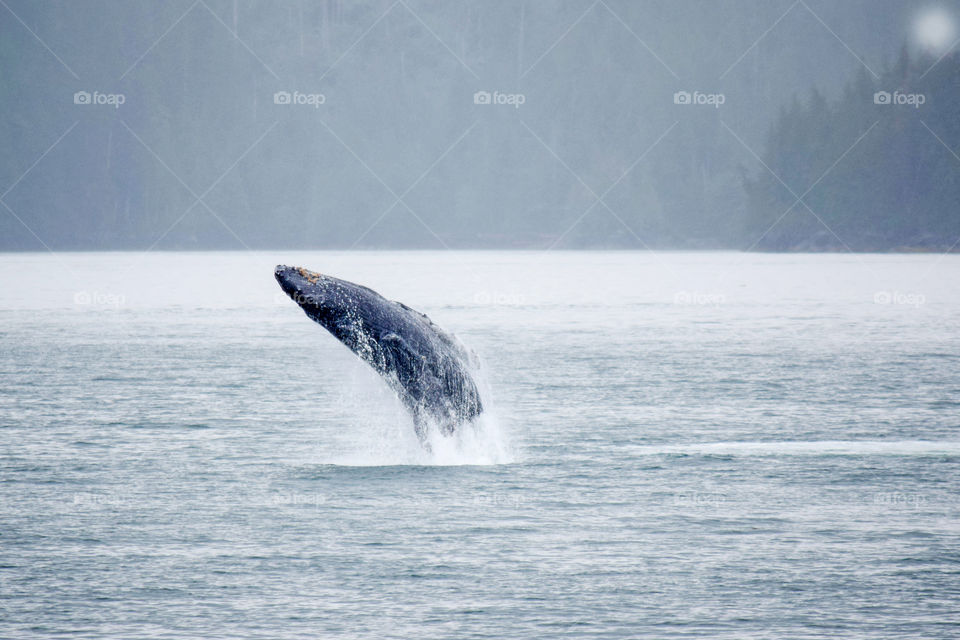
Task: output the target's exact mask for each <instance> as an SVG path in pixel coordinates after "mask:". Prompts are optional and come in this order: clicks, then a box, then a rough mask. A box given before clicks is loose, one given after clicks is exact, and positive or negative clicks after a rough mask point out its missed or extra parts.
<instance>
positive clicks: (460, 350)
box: [274, 265, 483, 443]
mask: <svg viewBox="0 0 960 640" xmlns="http://www.w3.org/2000/svg"><path fill="white" fill-rule="evenodd" d="M274 275H275V276H276V278H277V282H279V283H280V287H281V288H282V289H283V290H284V292H286V294H287V295H288V296H290V297H291V298H292V299H293V301H294V302H296V303H297V304H298V305H300V308H301V309H303V310H304V312H306V314H307V317H309V318H310V319H311V320H314V321H316V322H317V323H319V324H320V325H322V326H323V327H324V328H325V329H326V330H327V331H329V332H330V333H332V334H333V335H334V337H335V338H336V339H337V340H339V341H340V342H342V343H343V344H345V345H346V346H347V347H349V348H350V350H351V351H353V352H354V353H355V354H357V355H358V356H359V357H360V359H361V360H363V361H364V362H366V363H367V364H369V365H370V366H371V367H373V368H374V369H375V370H376V371H377V373H379V374H380V375H381V376H383V378H384V379H385V380H386V381H387V384H389V385H390V387H391V388H392V389H393V390H394V391H395V392H396V394H397V395H398V396H399V398H400V400H401V402H403V404H404V406H406V408H407V409H408V410H409V411H410V413H411V415H412V416H413V424H414V429H415V430H416V433H417V437H418V438H419V439H420V441H421V443H425V442H426V432H427V426H428V424H429V422H430V421H433V422H434V423H435V424H436V425H437V426H438V427H439V429H440V432H441V433H443V434H444V435H451V434H452V433H453V432H454V431H455V430H456V428H457V427H458V426H459V425H461V424H463V423H465V422H468V421H470V420H471V419H473V418H475V417H476V416H478V415H480V413H481V412H482V411H483V405H482V404H481V402H480V393H479V391H478V389H477V385H476V383H475V382H474V380H473V378H472V377H471V376H470V373H469V371H468V367H469V366H470V365H471V364H473V363H474V362H475V361H474V358H475V357H474V356H473V354H472V353H471V352H469V351H468V350H467V349H466V348H465V347H464V346H463V345H461V344H460V342H459V341H457V339H456V338H454V337H453V336H451V335H449V334H447V333H445V332H444V331H443V330H442V329H440V327H438V326H437V325H435V324H434V323H433V322H432V321H431V320H430V318H428V317H427V316H426V315H424V314H422V313H419V312H418V311H414V310H413V309H411V308H410V307H408V306H406V305H404V304H402V303H400V302H394V301H391V300H387V299H386V298H384V297H383V296H381V295H380V294H379V293H377V292H376V291H373V290H372V289H368V288H367V287H364V286H361V285H358V284H354V283H352V282H347V281H346V280H340V279H339V278H334V277H331V276H328V275H323V274H320V273H314V272H313V271H308V270H306V269H303V268H301V267H288V266H285V265H280V266H278V267H277V268H276V269H275V270H274Z"/></svg>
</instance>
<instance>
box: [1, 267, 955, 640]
mask: <svg viewBox="0 0 960 640" xmlns="http://www.w3.org/2000/svg"><path fill="white" fill-rule="evenodd" d="M277 263H286V264H297V265H302V266H306V267H308V268H312V269H316V270H320V271H324V272H326V273H330V274H332V275H336V276H339V277H343V278H346V279H350V280H354V281H358V282H361V283H363V284H366V285H369V286H371V287H373V288H374V289H377V290H378V291H380V292H381V293H383V294H384V295H386V296H388V297H390V298H393V299H398V300H401V301H403V302H405V303H407V304H409V305H410V306H413V307H414V308H417V309H419V310H421V311H424V312H425V313H427V314H429V315H430V316H431V317H432V318H433V319H434V320H435V321H436V322H437V323H438V324H440V325H441V326H442V327H444V328H446V329H448V330H450V331H452V332H454V333H456V334H457V335H458V336H459V337H460V339H461V340H462V341H463V342H464V343H465V344H467V345H469V346H470V347H471V348H472V349H473V350H475V351H476V352H477V354H478V355H479V356H480V359H481V360H482V362H483V371H482V374H481V377H482V380H483V386H484V387H485V391H484V393H485V398H486V404H487V405H488V407H489V408H490V411H488V414H487V415H486V416H485V417H484V419H483V420H482V421H480V422H479V423H478V424H476V425H473V426H470V427H467V428H466V429H464V430H463V432H462V433H460V434H459V435H458V436H457V437H456V438H453V439H444V438H443V437H441V436H436V437H435V438H434V444H435V446H434V449H433V453H427V452H425V451H424V450H423V449H422V448H420V447H419V446H418V444H417V441H416V437H415V436H414V435H413V430H412V426H411V424H410V421H409V418H407V416H406V415H405V414H404V412H403V409H402V407H401V406H400V404H399V403H398V402H397V400H396V399H395V398H393V396H392V395H391V393H390V392H389V390H388V389H387V387H386V385H384V384H383V383H382V381H381V380H380V379H379V378H378V377H377V376H376V374H375V373H373V372H372V370H370V369H369V368H368V367H367V366H366V365H365V364H363V363H361V362H360V361H358V360H357V359H356V358H355V357H354V356H353V355H352V354H351V353H350V352H349V351H347V349H346V348H344V347H343V346H342V345H340V344H339V343H338V342H336V341H335V340H334V339H333V338H332V337H331V336H329V335H328V334H327V333H326V332H325V331H324V330H323V329H322V328H321V327H319V326H318V325H315V324H314V323H312V322H310V321H309V320H308V319H307V318H306V317H305V316H304V315H303V313H302V312H301V311H300V310H299V309H298V308H297V307H296V306H295V305H294V304H293V303H292V302H290V301H289V300H288V299H286V297H285V296H283V294H282V292H280V290H279V288H278V287H277V286H276V284H275V282H274V281H273V266H274V264H277ZM958 282H960V258H958V257H956V256H947V257H939V256H934V255H911V256H902V255H883V256H878V255H861V256H849V255H816V256H808V255H758V254H736V253H628V252H625V253H563V252H556V253H494V252H456V253H455V252H423V253H419V252H407V253H386V252H384V253H379V252H376V253H370V252H367V253H329V252H323V253H296V252H271V253H259V254H258V253H182V254H173V253H165V254H136V253H109V254H58V255H49V254H7V255H0V283H2V285H0V380H2V385H0V429H2V431H0V433H2V440H0V443H2V444H0V447H2V448H0V498H2V512H0V551H2V555H0V636H2V637H11V638H13V637H16V638H29V637H47V636H55V635H67V634H72V635H75V636H78V637H125V638H143V637H165V638H196V637H225V638H226V637H244V638H300V637H303V638H308V637H310V638H313V637H337V636H342V637H376V638H392V637H396V638H403V637H418V638H434V637H462V638H466V637H476V638H534V637H651V638H654V637H655V638H673V637H721V638H743V637H770V638H783V637H809V638H813V637H822V638H834V637H857V638H887V637H927V638H948V637H957V635H960V520H958V516H960V494H958V490H960V475H958V471H960V433H958V428H960V368H958V365H960V338H958V332H957V329H956V327H957V326H958V321H960V290H958V288H957V283H958Z"/></svg>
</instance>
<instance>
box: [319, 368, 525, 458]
mask: <svg viewBox="0 0 960 640" xmlns="http://www.w3.org/2000/svg"><path fill="white" fill-rule="evenodd" d="M364 368H365V367H364ZM355 371H356V372H357V375H356V377H354V379H353V380H352V381H350V384H349V387H350V388H349V389H345V393H348V394H350V397H351V398H353V400H351V401H349V402H348V403H347V405H349V406H342V407H341V409H343V410H344V413H347V414H348V415H347V416H346V417H347V418H348V422H349V426H347V427H346V429H347V430H348V431H349V433H344V432H341V433H336V434H331V435H333V436H334V439H335V440H336V441H337V442H336V443H335V446H334V448H335V449H336V452H335V454H334V455H333V456H331V457H329V459H327V460H323V461H322V462H324V463H327V464H335V465H341V466H392V465H430V466H453V465H497V464H509V463H511V462H515V461H516V454H515V452H514V449H513V447H512V445H511V443H510V441H509V438H508V437H507V433H506V431H505V429H503V428H502V426H501V423H500V420H499V418H498V414H497V409H496V406H495V404H494V402H493V400H492V394H491V393H490V389H489V385H488V384H487V381H486V378H485V377H484V376H483V374H482V371H481V370H480V369H479V368H477V369H476V370H474V371H471V374H472V375H473V377H474V380H475V381H476V382H477V386H478V387H479V391H480V396H481V398H482V400H483V405H484V411H483V413H482V414H480V415H479V416H478V417H477V418H475V419H474V420H472V421H471V422H469V423H467V424H464V425H461V426H460V427H459V428H458V429H457V430H456V431H455V432H454V433H453V434H452V435H449V436H448V435H444V434H442V433H441V432H440V429H439V428H437V426H436V425H429V427H428V430H427V437H426V444H427V445H428V446H427V447H424V446H423V444H421V443H420V441H419V440H418V439H417V436H416V432H415V430H414V428H413V419H412V417H411V416H410V413H409V412H408V411H407V410H406V409H405V408H404V407H403V405H402V404H401V403H400V401H399V400H398V399H397V398H396V396H395V395H394V394H393V392H392V391H390V389H389V388H388V387H387V385H384V384H383V380H382V379H381V378H380V377H379V376H378V375H376V373H375V372H373V371H372V370H370V371H360V370H359V369H355ZM341 424H342V423H341ZM323 457H327V456H323Z"/></svg>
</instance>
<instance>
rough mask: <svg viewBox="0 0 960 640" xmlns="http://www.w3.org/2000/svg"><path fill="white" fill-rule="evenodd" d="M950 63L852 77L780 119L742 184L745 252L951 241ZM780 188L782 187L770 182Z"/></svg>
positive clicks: (958, 69) (955, 109)
mask: <svg viewBox="0 0 960 640" xmlns="http://www.w3.org/2000/svg"><path fill="white" fill-rule="evenodd" d="M958 148H960V55H958V54H953V55H951V56H948V57H946V58H944V59H942V60H940V61H939V62H937V61H936V59H933V58H929V57H926V56H922V57H919V58H918V59H911V56H910V55H909V53H908V51H907V49H906V48H904V49H903V50H902V52H901V54H900V57H899V59H898V61H897V62H896V64H895V65H893V66H892V68H889V69H887V70H885V71H884V72H883V73H882V74H880V76H879V77H876V78H875V77H874V76H872V75H871V73H870V72H869V71H868V70H867V69H865V68H861V69H860V71H859V73H858V74H857V75H856V77H855V78H854V79H853V80H852V81H851V82H850V83H849V84H848V85H847V86H846V88H845V90H844V91H843V94H842V96H841V97H840V98H839V99H838V100H836V101H832V102H831V101H828V100H827V99H825V98H824V96H823V95H822V94H820V93H819V92H817V91H813V92H812V93H811V95H810V96H809V98H808V99H807V100H806V101H805V102H801V101H799V100H794V101H793V103H792V104H790V105H789V106H785V107H784V108H782V109H781V111H780V114H779V117H778V118H777V120H776V122H775V124H774V125H773V126H772V128H771V131H770V133H769V136H768V140H767V143H766V148H765V153H764V157H763V161H764V163H765V164H766V165H767V167H768V168H769V170H768V169H766V168H764V169H760V170H759V171H758V173H756V174H754V175H753V176H751V177H748V178H746V179H745V181H744V182H745V188H746V191H747V197H748V206H747V213H746V217H745V224H744V242H745V247H749V248H753V249H757V250H767V251H835V250H846V249H852V250H855V251H897V250H902V251H912V250H917V251H942V250H946V249H949V248H950V247H952V246H953V245H954V243H955V242H956V241H957V239H958V238H960V158H958V157H957V149H958ZM781 181H782V182H781Z"/></svg>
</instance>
